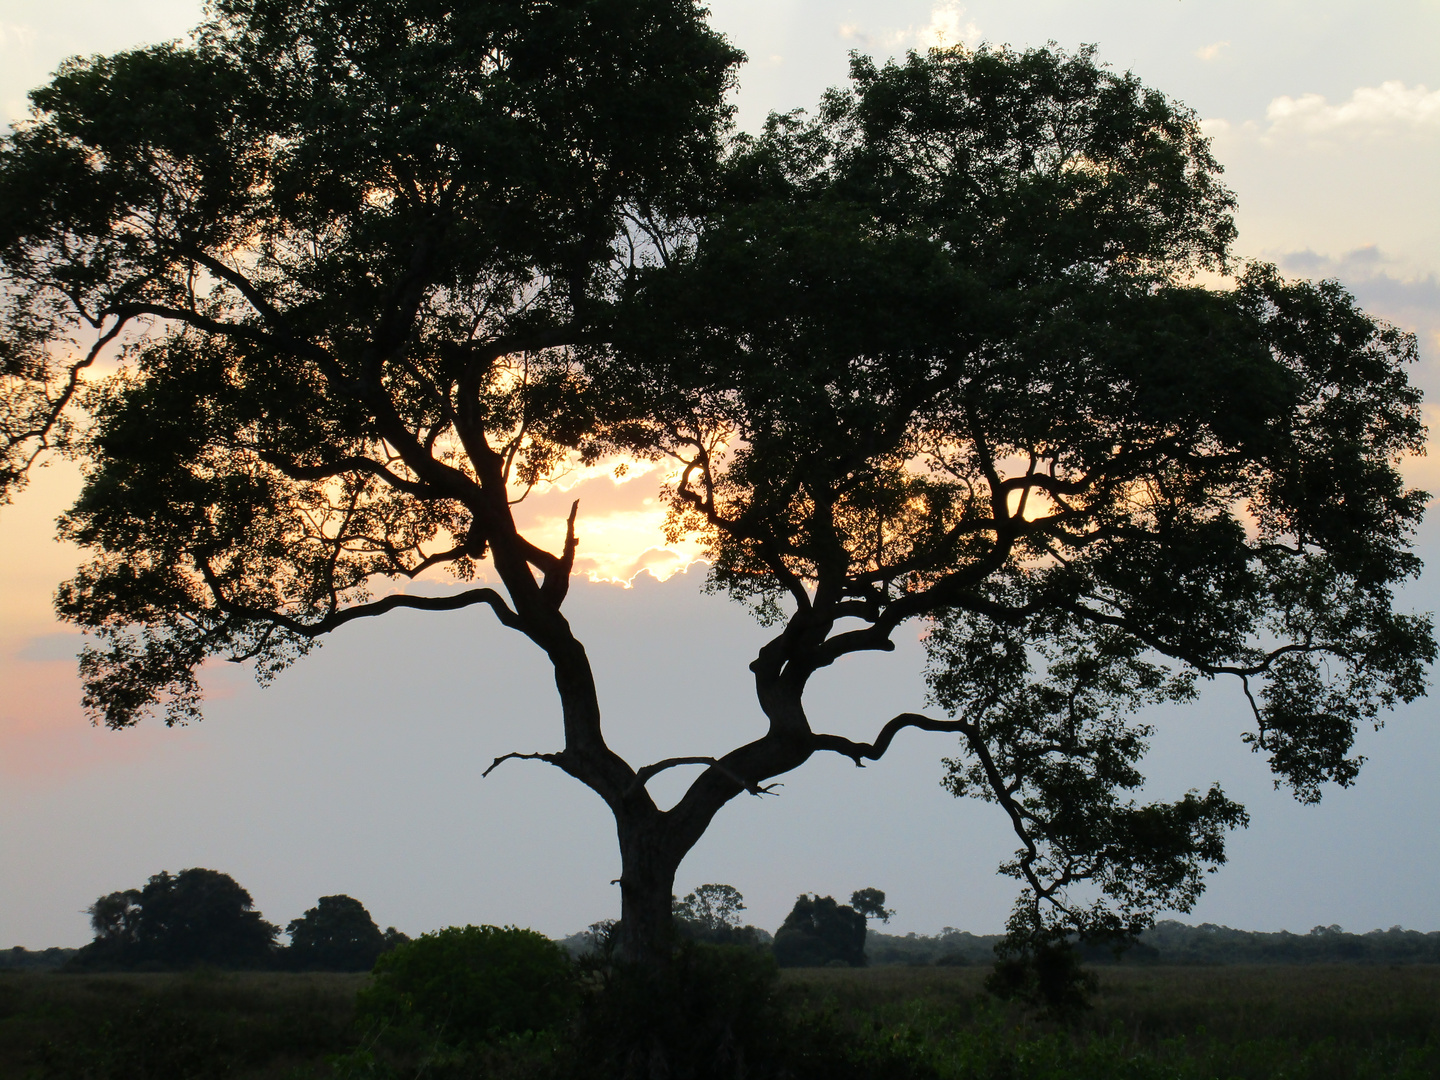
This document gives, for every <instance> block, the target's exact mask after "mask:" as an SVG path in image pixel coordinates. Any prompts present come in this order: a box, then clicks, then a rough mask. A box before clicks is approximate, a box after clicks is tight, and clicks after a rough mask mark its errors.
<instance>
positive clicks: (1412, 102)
mask: <svg viewBox="0 0 1440 1080" xmlns="http://www.w3.org/2000/svg"><path fill="white" fill-rule="evenodd" d="M1265 118H1266V119H1267V120H1269V121H1270V134H1288V133H1297V134H1306V135H1336V136H1339V135H1349V136H1356V135H1362V136H1363V135H1372V134H1400V133H1411V134H1427V135H1428V134H1440V90H1434V91H1428V90H1426V88H1425V87H1424V86H1423V85H1416V86H1414V87H1406V85H1405V84H1404V83H1403V82H1400V81H1398V80H1392V81H1387V82H1383V83H1381V84H1380V85H1379V86H1362V87H1360V88H1359V89H1357V90H1356V91H1355V92H1354V93H1353V94H1351V95H1350V100H1349V101H1347V102H1344V103H1343V104H1340V105H1331V104H1330V103H1329V102H1328V101H1326V99H1325V98H1324V97H1323V96H1321V95H1320V94H1301V95H1300V96H1299V97H1298V98H1294V97H1290V96H1288V95H1286V96H1284V97H1277V98H1276V99H1275V100H1273V101H1272V102H1270V105H1269V107H1268V108H1267V109H1266V110H1265Z"/></svg>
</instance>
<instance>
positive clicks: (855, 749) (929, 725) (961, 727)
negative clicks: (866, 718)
mask: <svg viewBox="0 0 1440 1080" xmlns="http://www.w3.org/2000/svg"><path fill="white" fill-rule="evenodd" d="M912 727H913V728H919V729H920V730H921V731H953V732H960V733H963V732H964V731H965V728H966V725H965V721H963V720H933V719H931V718H930V717H928V716H922V715H921V714H920V713H901V714H900V715H899V716H897V717H895V718H894V719H893V720H891V721H890V722H889V723H887V724H886V725H885V726H884V727H883V728H881V729H880V734H879V735H877V736H876V737H875V741H874V742H873V743H862V742H855V741H854V740H853V739H847V738H845V737H844V736H843V735H822V734H817V735H816V736H815V749H817V750H830V751H833V752H834V753H837V754H844V755H845V756H846V757H848V758H850V759H851V760H852V761H854V762H855V765H856V767H857V768H861V769H863V768H864V767H865V763H864V762H863V761H861V760H860V759H861V758H869V759H870V760H871V761H879V760H880V758H881V757H882V756H883V755H884V753H885V751H886V750H888V749H890V743H891V742H892V741H893V740H894V738H895V736H896V735H897V734H898V733H899V732H901V731H903V730H904V729H905V728H912Z"/></svg>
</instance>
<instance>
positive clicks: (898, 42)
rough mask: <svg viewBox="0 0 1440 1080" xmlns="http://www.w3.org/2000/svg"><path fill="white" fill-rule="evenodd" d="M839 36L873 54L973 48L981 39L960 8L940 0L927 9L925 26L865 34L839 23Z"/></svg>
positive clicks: (856, 25) (952, 0) (855, 26)
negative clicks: (873, 52)
mask: <svg viewBox="0 0 1440 1080" xmlns="http://www.w3.org/2000/svg"><path fill="white" fill-rule="evenodd" d="M840 36H841V37H842V38H846V39H848V40H850V41H854V42H856V43H858V44H860V45H863V46H864V47H866V48H867V49H873V50H875V51H876V52H892V53H893V52H899V51H901V50H903V49H917V48H918V49H930V48H944V47H946V46H949V45H976V44H978V43H979V41H980V39H981V36H982V35H981V33H980V28H979V27H978V26H976V25H975V23H974V22H973V21H968V20H966V18H965V7H964V5H963V4H959V3H956V2H955V0H942V2H941V3H938V4H936V5H935V6H934V7H933V8H931V9H930V21H929V22H928V23H927V24H926V25H924V26H915V25H914V24H911V25H910V26H907V27H905V28H904V29H894V28H890V29H883V30H867V29H865V28H864V27H863V26H861V25H860V24H859V23H842V24H841V25H840Z"/></svg>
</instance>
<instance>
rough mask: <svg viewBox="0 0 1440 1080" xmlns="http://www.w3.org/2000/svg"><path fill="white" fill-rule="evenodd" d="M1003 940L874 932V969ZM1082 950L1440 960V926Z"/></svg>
mask: <svg viewBox="0 0 1440 1080" xmlns="http://www.w3.org/2000/svg"><path fill="white" fill-rule="evenodd" d="M1000 937H1001V935H999V934H969V933H966V932H964V931H961V930H955V929H953V928H951V927H948V926H947V927H946V928H945V929H944V930H942V931H941V932H940V933H939V934H935V935H933V936H925V935H921V934H906V935H904V936H903V937H902V936H900V935H897V934H884V933H880V932H878V931H875V930H871V931H870V933H869V936H868V937H867V939H866V942H865V955H866V957H867V959H868V960H869V962H870V964H871V965H872V966H875V965H885V964H909V965H930V964H991V963H994V961H995V953H994V948H995V945H996V943H997V942H999V941H1000ZM1082 952H1083V954H1084V957H1085V960H1086V961H1087V962H1088V963H1092V964H1111V963H1117V962H1118V963H1122V964H1440V931H1436V932H1431V933H1428V934H1424V933H1421V932H1420V931H1418V930H1404V929H1402V928H1401V927H1398V926H1394V927H1391V928H1390V929H1389V930H1371V931H1370V932H1369V933H1366V934H1348V933H1346V932H1345V931H1344V930H1342V929H1341V928H1340V927H1338V926H1317V927H1315V928H1314V929H1313V930H1311V931H1310V932H1309V933H1306V934H1292V933H1290V932H1289V931H1287V930H1280V931H1277V932H1276V933H1273V934H1267V933H1260V932H1257V931H1253V930H1233V929H1231V928H1230V927H1228V926H1216V925H1215V924H1214V923H1202V924H1200V925H1199V926H1187V925H1186V924H1185V923H1182V922H1176V921H1174V920H1168V919H1167V920H1165V921H1163V922H1160V923H1157V924H1156V926H1155V928H1154V929H1152V930H1148V931H1146V932H1145V933H1144V934H1143V935H1142V936H1141V938H1140V940H1139V941H1138V942H1137V943H1135V944H1133V945H1131V946H1130V947H1129V948H1128V949H1125V950H1124V951H1123V952H1121V954H1120V955H1119V956H1118V958H1117V956H1116V954H1115V951H1114V950H1113V949H1110V948H1106V947H1104V946H1088V947H1084V948H1082Z"/></svg>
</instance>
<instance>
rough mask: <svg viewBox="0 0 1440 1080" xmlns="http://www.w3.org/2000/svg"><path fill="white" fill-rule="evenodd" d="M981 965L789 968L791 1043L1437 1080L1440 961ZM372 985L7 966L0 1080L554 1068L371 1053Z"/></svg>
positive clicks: (938, 1059) (1024, 1063)
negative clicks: (363, 999) (1089, 967)
mask: <svg viewBox="0 0 1440 1080" xmlns="http://www.w3.org/2000/svg"><path fill="white" fill-rule="evenodd" d="M985 974H986V969H985V968H982V967H978V966H977V967H958V968H956V967H950V968H943V967H931V968H904V967H879V968H871V969H866V970H849V969H815V970H792V971H787V972H784V973H782V977H781V980H780V983H779V988H778V991H777V996H778V1000H779V1003H780V1006H781V1008H782V1009H783V1011H784V1014H785V1016H786V1017H787V1023H788V1025H789V1027H788V1030H793V1031H794V1033H795V1036H794V1037H795V1038H796V1039H799V1040H801V1041H802V1042H804V1041H806V1040H810V1041H813V1042H814V1043H815V1044H816V1046H817V1047H819V1046H820V1044H821V1043H825V1044H827V1045H829V1046H831V1047H833V1044H834V1043H835V1042H836V1041H837V1040H838V1041H839V1042H842V1043H844V1044H845V1045H846V1046H847V1047H849V1048H850V1049H849V1050H848V1051H847V1054H846V1059H845V1065H844V1066H843V1068H840V1069H839V1070H838V1071H836V1069H835V1068H834V1067H830V1066H827V1067H826V1070H825V1071H826V1075H828V1076H835V1077H837V1078H848V1077H855V1078H860V1077H868V1076H874V1077H877V1078H879V1080H885V1078H886V1077H891V1076H893V1077H897V1078H901V1080H903V1078H910V1077H915V1078H930V1077H935V1078H957V1080H959V1078H972V1077H973V1078H985V1080H1001V1078H1005V1080H1028V1078H1035V1080H1040V1078H1044V1080H1051V1078H1056V1080H1059V1078H1066V1080H1069V1078H1080V1080H1089V1078H1095V1080H1101V1078H1106V1080H1108V1078H1112V1077H1116V1078H1136V1080H1149V1078H1176V1080H1192V1078H1194V1080H1200V1078H1206V1080H1210V1078H1214V1080H1229V1078H1244V1080H1250V1078H1255V1080H1259V1078H1265V1080H1275V1078H1297V1080H1299V1078H1306V1080H1310V1078H1314V1080H1319V1078H1326V1080H1329V1078H1336V1080H1339V1078H1342V1077H1343V1078H1352V1077H1402V1078H1421V1077H1440V966H1433V965H1418V964H1417V965H1403V966H1382V965H1305V966H1254V967H1249V966H1224V967H1158V966H1157V967H1133V968H1132V967H1126V966H1116V967H1103V968H1099V969H1097V974H1098V978H1099V987H1098V991H1097V992H1096V994H1095V996H1094V1000H1093V1007H1092V1008H1091V1009H1089V1010H1088V1011H1087V1012H1086V1013H1084V1014H1083V1015H1082V1016H1081V1017H1080V1018H1079V1019H1078V1020H1076V1021H1074V1022H1073V1023H1071V1024H1069V1025H1060V1024H1055V1023H1050V1022H1046V1021H1043V1020H1039V1019H1035V1018H1033V1017H1030V1016H1027V1015H1026V1014H1025V1013H1024V1012H1023V1011H1021V1010H1020V1009H1018V1008H1017V1007H1014V1006H1011V1005H1007V1004H1004V1003H1000V1002H997V1001H995V1000H994V999H993V998H991V997H989V996H988V995H986V994H985V993H984V990H983V985H982V984H983V982H984V977H985ZM368 979H369V976H368V975H327V974H278V973H218V972H212V971H203V970H202V971H198V972H193V973H189V974H169V975H166V974H104V975H100V974H92V975H60V974H52V973H35V972H31V973H4V974H0V1077H3V1078H4V1080H52V1078H53V1080H189V1078H194V1080H202V1078H204V1080H208V1078H211V1077H216V1078H218V1077H227V1078H229V1077H234V1078H245V1080H322V1078H329V1077H336V1078H342V1077H359V1076H370V1077H377V1078H380V1077H385V1078H390V1077H402V1076H420V1075H425V1076H432V1075H446V1076H459V1075H473V1076H476V1077H482V1076H483V1077H495V1078H506V1077H532V1078H540V1077H552V1078H553V1077H556V1076H557V1069H558V1068H559V1067H560V1066H559V1063H560V1062H561V1061H562V1060H564V1055H563V1054H559V1053H557V1052H556V1051H555V1047H554V1045H553V1044H555V1043H557V1042H558V1039H550V1040H546V1039H538V1040H525V1041H521V1042H519V1043H512V1044H511V1045H508V1046H502V1047H498V1048H496V1050H495V1052H494V1054H493V1055H491V1054H486V1055H482V1056H481V1057H478V1058H472V1059H471V1060H470V1061H469V1062H468V1063H463V1064H462V1063H458V1062H454V1061H452V1062H450V1063H449V1065H448V1066H447V1065H446V1063H444V1062H435V1061H431V1060H428V1059H426V1058H425V1057H424V1055H423V1054H422V1055H420V1056H418V1057H416V1058H414V1059H413V1060H408V1061H407V1060H405V1059H403V1058H402V1059H399V1060H396V1059H393V1058H392V1059H390V1060H388V1061H382V1060H376V1059H372V1058H371V1057H370V1056H369V1055H368V1054H367V1053H365V1050H366V1045H367V1041H368V1040H371V1039H372V1038H373V1033H366V1032H364V1031H360V1030H358V1029H357V1027H356V1024H355V1022H354V999H355V994H356V991H357V990H359V989H360V988H361V987H362V986H364V985H365V984H366V982H367V980H368ZM357 1051H358V1052H357ZM816 1052H817V1054H819V1055H820V1056H824V1054H825V1053H827V1052H828V1050H817V1051H816ZM805 1056H807V1055H806V1054H804V1053H802V1054H801V1055H800V1058H804V1057H805ZM796 1060H799V1059H796ZM457 1065H460V1066H461V1067H460V1068H459V1069H458V1071H457V1069H456V1066H457ZM572 1072H573V1066H571V1067H567V1068H566V1070H565V1073H564V1074H562V1075H569V1074H570V1073H572ZM578 1075H581V1076H583V1075H584V1074H583V1072H582V1073H580V1074H578Z"/></svg>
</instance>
